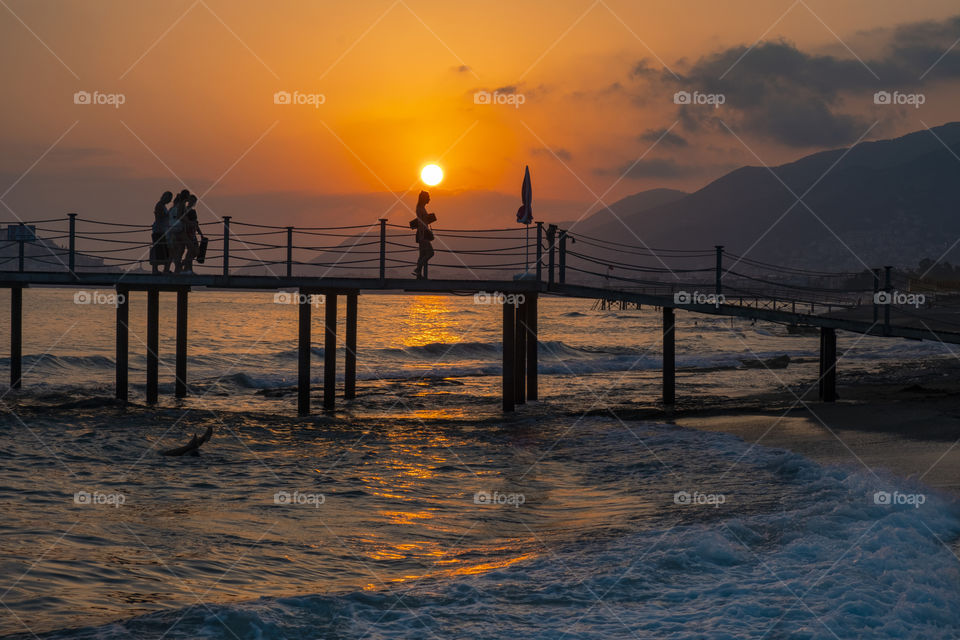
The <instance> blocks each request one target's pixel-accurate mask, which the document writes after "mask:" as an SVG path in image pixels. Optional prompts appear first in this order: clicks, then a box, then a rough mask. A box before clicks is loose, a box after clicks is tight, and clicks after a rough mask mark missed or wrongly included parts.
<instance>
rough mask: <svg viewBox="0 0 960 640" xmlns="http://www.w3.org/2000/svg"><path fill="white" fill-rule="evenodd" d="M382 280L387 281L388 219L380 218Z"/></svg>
mask: <svg viewBox="0 0 960 640" xmlns="http://www.w3.org/2000/svg"><path fill="white" fill-rule="evenodd" d="M380 279H381V280H386V279H387V219H386V218H380Z"/></svg>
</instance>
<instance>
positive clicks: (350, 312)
mask: <svg viewBox="0 0 960 640" xmlns="http://www.w3.org/2000/svg"><path fill="white" fill-rule="evenodd" d="M343 397H344V398H345V399H346V400H352V399H353V398H356V397H357V293H356V292H354V293H348V294H347V333H346V336H345V349H344V355H343Z"/></svg>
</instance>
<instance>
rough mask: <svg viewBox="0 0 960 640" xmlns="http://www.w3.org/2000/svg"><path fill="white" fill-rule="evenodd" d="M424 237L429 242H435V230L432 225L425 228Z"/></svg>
mask: <svg viewBox="0 0 960 640" xmlns="http://www.w3.org/2000/svg"><path fill="white" fill-rule="evenodd" d="M423 239H424V240H426V241H427V242H433V230H432V229H431V228H430V227H427V228H426V229H424V230H423Z"/></svg>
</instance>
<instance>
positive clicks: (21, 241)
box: [17, 238, 23, 273]
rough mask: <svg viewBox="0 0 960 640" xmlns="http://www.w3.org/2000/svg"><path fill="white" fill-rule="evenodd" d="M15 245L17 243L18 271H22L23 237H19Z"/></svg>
mask: <svg viewBox="0 0 960 640" xmlns="http://www.w3.org/2000/svg"><path fill="white" fill-rule="evenodd" d="M17 245H18V253H17V258H18V265H19V268H20V273H23V238H20V239H19V240H17Z"/></svg>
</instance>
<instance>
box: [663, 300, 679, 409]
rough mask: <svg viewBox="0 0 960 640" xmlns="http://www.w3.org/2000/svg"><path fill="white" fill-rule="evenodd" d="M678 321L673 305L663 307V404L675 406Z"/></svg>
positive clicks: (668, 406) (666, 406) (665, 406)
mask: <svg viewBox="0 0 960 640" xmlns="http://www.w3.org/2000/svg"><path fill="white" fill-rule="evenodd" d="M675 339H676V322H675V320H674V316H673V307H664V308H663V406H664V408H670V407H673V405H674V403H675V401H676V397H677V388H676V384H677V374H676V371H677V370H676V344H675Z"/></svg>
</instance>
